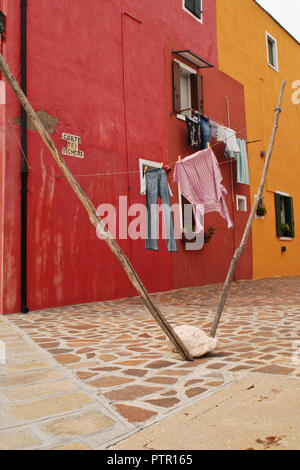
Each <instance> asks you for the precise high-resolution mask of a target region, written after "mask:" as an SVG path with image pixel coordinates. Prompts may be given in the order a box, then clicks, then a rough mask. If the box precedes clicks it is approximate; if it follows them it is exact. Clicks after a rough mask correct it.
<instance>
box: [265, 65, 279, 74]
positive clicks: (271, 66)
mask: <svg viewBox="0 0 300 470" xmlns="http://www.w3.org/2000/svg"><path fill="white" fill-rule="evenodd" d="M268 66H269V67H270V68H271V69H272V70H274V72H277V73H279V68H278V67H274V65H272V64H270V63H269V62H268Z"/></svg>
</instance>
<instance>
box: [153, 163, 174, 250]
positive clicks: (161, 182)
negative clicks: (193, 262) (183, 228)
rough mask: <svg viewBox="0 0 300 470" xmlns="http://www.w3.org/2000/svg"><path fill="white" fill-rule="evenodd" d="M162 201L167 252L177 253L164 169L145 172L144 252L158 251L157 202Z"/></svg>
mask: <svg viewBox="0 0 300 470" xmlns="http://www.w3.org/2000/svg"><path fill="white" fill-rule="evenodd" d="M158 196H159V197H160V198H161V200H162V207H163V215H164V223H165V232H166V237H167V247H168V251H175V252H177V251H178V250H177V243H176V239H175V231H174V221H173V214H172V209H171V198H170V190H169V185H168V180H167V175H166V172H165V170H164V169H162V168H157V169H155V170H148V171H147V172H146V207H147V235H146V250H156V251H158V243H157V238H158V236H157V224H158V217H157V209H158V206H157V200H158Z"/></svg>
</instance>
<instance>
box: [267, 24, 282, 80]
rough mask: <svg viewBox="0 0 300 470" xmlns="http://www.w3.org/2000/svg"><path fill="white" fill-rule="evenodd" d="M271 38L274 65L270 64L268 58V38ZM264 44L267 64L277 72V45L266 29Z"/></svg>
mask: <svg viewBox="0 0 300 470" xmlns="http://www.w3.org/2000/svg"><path fill="white" fill-rule="evenodd" d="M269 39H271V41H272V42H273V45H274V47H273V52H274V60H275V65H272V64H271V63H270V60H269V44H268V40H269ZM266 46H267V60H268V65H269V67H271V69H273V70H275V71H276V72H279V67H278V47H277V40H276V39H275V38H273V36H271V34H270V33H268V31H266Z"/></svg>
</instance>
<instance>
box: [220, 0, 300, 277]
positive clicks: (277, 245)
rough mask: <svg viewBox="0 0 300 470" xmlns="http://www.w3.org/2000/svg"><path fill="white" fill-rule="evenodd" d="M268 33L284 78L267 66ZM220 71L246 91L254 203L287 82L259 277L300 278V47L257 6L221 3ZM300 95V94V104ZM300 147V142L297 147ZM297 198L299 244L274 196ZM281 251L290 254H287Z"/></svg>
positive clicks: (260, 230)
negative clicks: (284, 237) (285, 229)
mask: <svg viewBox="0 0 300 470" xmlns="http://www.w3.org/2000/svg"><path fill="white" fill-rule="evenodd" d="M266 31H267V32H268V33H269V34H270V35H271V36H272V37H273V38H275V39H276V40H277V49H278V65H279V72H277V71H274V70H273V69H272V68H271V67H270V66H269V65H268V61H267V45H266ZM217 35H218V55H219V68H220V70H222V71H224V72H225V73H227V74H229V75H230V76H231V77H233V78H234V79H236V80H237V81H239V82H240V83H242V84H243V85H244V87H245V103H246V122H247V137H248V141H255V140H261V141H260V142H257V143H252V144H248V158H249V169H250V185H251V186H250V190H251V191H250V193H251V200H252V203H253V201H254V195H255V194H256V193H257V189H258V187H259V184H260V180H261V174H262V170H263V166H264V161H265V159H264V158H262V157H261V156H260V153H261V151H262V150H264V151H265V152H266V153H267V150H268V146H269V140H270V135H271V132H272V128H273V123H274V115H275V113H274V107H275V106H276V104H277V102H278V96H279V92H280V88H281V84H282V81H283V80H284V79H285V80H286V82H287V83H286V89H285V94H284V99H283V104H282V109H283V111H282V113H281V115H280V121H279V128H278V133H277V137H276V141H275V146H274V151H273V154H272V158H271V162H270V167H269V171H268V177H267V182H266V186H265V191H264V203H265V206H266V209H267V214H266V215H265V217H264V219H263V220H260V219H255V220H254V223H253V233H252V234H253V277H254V278H262V277H273V276H292V275H299V274H300V256H299V253H300V105H299V104H298V105H297V106H296V105H294V104H293V102H292V96H293V94H295V91H296V90H295V89H293V88H292V84H293V82H295V81H296V80H300V46H299V43H298V42H297V41H296V40H295V39H294V38H293V37H292V36H291V35H289V34H288V33H287V32H286V31H285V30H284V28H282V27H281V26H280V25H279V24H278V23H277V22H276V21H275V20H274V19H273V18H272V17H271V16H270V15H268V14H267V13H266V12H265V11H264V10H263V9H262V8H261V7H260V6H259V5H257V4H256V2H255V1H254V0H242V1H241V0H225V1H224V0H217ZM299 96H300V93H298V98H299ZM297 141H298V142H297ZM275 191H282V192H285V193H288V194H289V195H290V196H291V197H293V203H294V217H295V238H294V239H293V240H292V241H281V240H279V238H278V237H277V235H276V216H275V202H274V192H275ZM281 246H286V248H287V251H286V252H285V253H282V252H281Z"/></svg>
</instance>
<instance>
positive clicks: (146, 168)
mask: <svg viewBox="0 0 300 470" xmlns="http://www.w3.org/2000/svg"><path fill="white" fill-rule="evenodd" d="M147 170H148V167H147V166H144V174H145V173H146V171H147Z"/></svg>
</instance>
